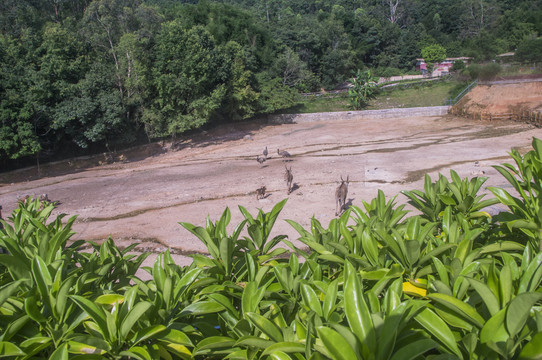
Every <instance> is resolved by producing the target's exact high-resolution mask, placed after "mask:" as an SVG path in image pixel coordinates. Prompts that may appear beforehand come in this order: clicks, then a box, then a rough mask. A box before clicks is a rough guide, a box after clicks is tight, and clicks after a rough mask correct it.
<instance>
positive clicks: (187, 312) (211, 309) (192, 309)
mask: <svg viewBox="0 0 542 360" xmlns="http://www.w3.org/2000/svg"><path fill="white" fill-rule="evenodd" d="M224 309H225V308H224V306H222V305H221V304H219V303H217V302H216V301H211V300H203V301H198V302H195V303H192V304H190V305H188V306H187V307H185V308H184V309H183V310H182V311H181V314H180V315H181V316H197V315H204V314H213V313H216V312H220V311H222V310H224Z"/></svg>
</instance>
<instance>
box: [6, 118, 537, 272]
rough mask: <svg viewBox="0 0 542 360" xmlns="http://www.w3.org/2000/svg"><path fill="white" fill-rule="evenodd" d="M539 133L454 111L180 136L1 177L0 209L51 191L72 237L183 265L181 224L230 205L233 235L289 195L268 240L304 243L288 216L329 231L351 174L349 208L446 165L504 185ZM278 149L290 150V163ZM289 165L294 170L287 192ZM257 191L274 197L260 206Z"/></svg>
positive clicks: (195, 246) (407, 186)
mask: <svg viewBox="0 0 542 360" xmlns="http://www.w3.org/2000/svg"><path fill="white" fill-rule="evenodd" d="M533 136H536V137H542V130H540V129H537V128H534V127H532V126H530V125H527V124H520V123H514V122H508V121H501V122H492V123H490V122H486V123H484V122H480V121H472V120H467V119H463V118H455V117H449V116H443V117H401V118H392V119H389V118H388V119H356V118H353V117H350V118H349V119H345V120H328V121H326V120H321V121H314V122H310V121H308V122H303V123H291V124H281V125H271V124H266V123H251V124H248V123H244V124H238V125H229V126H225V127H222V128H219V129H215V130H212V131H210V132H208V133H203V134H200V135H199V136H196V137H195V138H194V139H193V140H191V141H188V140H186V141H180V142H178V143H177V144H176V146H175V150H172V149H171V147H170V146H169V145H164V146H158V145H157V144H154V145H149V146H147V147H145V148H144V149H141V150H140V151H136V152H126V153H125V154H122V156H117V157H116V158H115V159H116V160H117V161H116V162H113V163H111V164H102V165H98V166H93V165H92V164H96V162H97V161H96V159H93V160H89V161H87V162H83V161H77V160H72V161H70V162H63V163H60V164H55V165H50V166H42V169H41V173H42V177H41V178H39V179H37V178H35V175H36V169H28V170H27V171H18V172H14V173H0V204H1V205H2V206H3V207H4V217H7V216H8V215H9V214H10V213H11V211H12V210H13V209H14V208H15V207H16V203H17V199H18V198H20V197H23V196H24V195H28V194H30V195H32V194H42V193H47V194H48V196H49V198H50V199H51V200H54V201H58V202H59V206H58V208H57V209H56V210H55V212H54V214H55V215H57V214H60V213H65V214H68V215H70V216H71V215H78V218H77V221H76V222H75V225H74V230H75V232H76V234H75V235H74V237H73V239H86V240H93V241H97V242H101V241H103V240H104V239H106V238H107V237H108V236H111V237H112V238H113V239H114V240H115V241H116V242H117V243H118V244H119V245H121V246H125V245H128V244H130V243H133V242H138V243H140V246H139V247H138V248H139V249H140V250H147V251H152V252H154V253H157V252H161V251H164V250H165V249H168V248H169V249H170V250H171V252H172V253H173V254H175V258H176V261H177V262H178V263H179V264H183V265H184V264H188V263H189V262H190V261H191V260H190V258H189V257H187V255H189V254H191V253H206V248H205V247H204V246H203V244H201V243H200V242H199V241H198V240H197V239H196V238H194V237H193V236H192V235H191V234H190V233H189V232H188V231H187V230H185V229H184V228H183V227H182V226H181V225H179V224H178V222H180V221H183V222H189V223H193V224H197V225H204V224H205V218H206V217H207V216H210V218H211V219H212V220H216V219H218V218H219V216H220V215H221V213H222V212H223V211H224V209H225V208H226V207H229V208H230V210H231V213H232V221H231V224H230V225H231V226H230V228H232V229H233V227H234V225H236V224H237V223H239V222H240V221H241V220H242V216H241V213H240V212H239V209H238V205H242V206H244V207H246V208H247V209H248V210H249V211H250V212H251V213H252V214H254V215H255V214H256V213H257V211H258V209H263V210H264V211H270V210H271V208H272V207H273V206H274V205H275V204H276V203H277V202H279V201H280V200H282V199H284V198H288V202H287V204H286V206H285V208H284V210H283V212H282V213H281V215H280V218H279V220H278V221H277V223H276V225H275V228H274V233H273V234H272V235H278V234H286V235H288V237H289V239H290V240H291V241H293V242H294V243H295V244H297V245H300V246H301V244H300V243H299V242H297V240H296V239H297V233H296V232H295V231H294V230H293V228H291V227H290V225H288V224H287V223H286V222H285V221H284V219H292V220H294V221H296V222H298V223H300V224H301V225H303V226H304V227H305V228H308V227H309V224H310V219H311V217H313V216H314V217H316V218H317V219H318V220H319V221H320V222H321V223H322V224H323V225H324V226H326V227H327V224H328V223H329V221H330V220H331V219H333V218H334V216H335V199H334V193H335V189H336V187H337V186H338V184H339V180H340V178H341V176H342V177H343V178H346V177H347V176H349V178H350V187H349V192H348V196H347V203H348V204H351V205H355V206H360V207H361V206H362V201H370V200H371V199H373V198H374V197H375V196H376V194H377V192H378V190H379V189H381V190H383V191H384V193H385V194H386V196H387V198H388V199H389V198H391V197H393V196H396V195H397V198H396V201H397V202H398V203H405V202H406V197H405V196H403V195H401V194H400V193H399V192H400V191H401V190H411V189H422V187H423V177H424V175H425V174H426V173H429V174H430V175H431V177H432V178H433V179H436V176H437V175H438V173H439V172H440V173H442V174H444V175H446V176H448V177H449V171H450V169H454V170H456V171H457V172H458V174H459V175H460V176H461V177H474V176H486V177H488V180H487V182H486V184H485V185H486V186H503V187H507V184H506V181H505V180H504V178H502V176H501V175H499V174H498V173H497V171H496V170H494V169H493V168H492V167H491V166H492V165H495V164H501V163H503V162H510V161H511V158H510V157H509V156H508V153H507V152H508V151H510V149H511V148H517V149H520V150H521V151H523V152H524V151H528V150H529V149H530V144H531V141H532V137H533ZM266 146H267V148H268V149H269V158H268V159H267V161H265V162H264V163H263V164H261V165H260V164H259V163H258V162H257V161H256V156H257V155H258V154H260V155H261V153H262V151H263V150H264V148H265V147H266ZM168 147H169V148H168ZM277 149H280V150H283V149H284V150H287V151H288V152H289V153H290V154H291V155H292V156H291V158H290V159H289V161H287V162H286V161H283V159H282V158H280V156H279V155H278V154H277ZM117 155H118V154H117ZM120 160H124V162H123V161H120ZM285 165H287V166H288V167H290V166H291V168H292V173H293V183H294V191H293V192H292V193H291V194H289V195H288V194H287V188H286V183H285V181H284V176H283V175H284V171H285ZM262 186H265V187H266V189H267V196H266V197H265V198H264V199H260V200H258V199H257V198H256V189H258V188H260V187H262ZM491 210H492V211H498V209H491ZM152 259H153V257H150V258H149V259H148V260H147V262H151V261H152Z"/></svg>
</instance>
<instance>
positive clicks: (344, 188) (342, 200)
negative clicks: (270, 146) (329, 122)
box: [256, 146, 350, 216]
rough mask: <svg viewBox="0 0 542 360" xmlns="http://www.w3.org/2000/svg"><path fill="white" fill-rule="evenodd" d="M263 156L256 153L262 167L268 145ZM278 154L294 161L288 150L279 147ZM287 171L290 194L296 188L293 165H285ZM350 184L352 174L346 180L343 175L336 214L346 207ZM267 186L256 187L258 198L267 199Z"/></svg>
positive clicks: (336, 200)
mask: <svg viewBox="0 0 542 360" xmlns="http://www.w3.org/2000/svg"><path fill="white" fill-rule="evenodd" d="M262 154H263V156H261V155H256V161H257V162H258V163H259V164H260V168H261V167H262V165H263V163H264V162H266V161H267V159H268V157H267V155H268V154H269V152H268V150H267V146H266V147H265V149H264V151H263V152H262ZM277 154H278V155H280V156H281V157H282V159H283V161H292V160H291V155H290V153H289V152H288V151H286V150H282V151H281V150H279V149H277ZM284 167H285V170H286V171H285V172H284V181H285V182H286V191H287V193H288V195H290V194H291V193H292V192H293V191H294V190H295V186H294V183H293V180H294V175H293V173H292V166H290V167H289V168H288V165H284ZM349 184H350V176H346V180H344V179H343V177H342V175H341V181H340V184H339V186H338V187H337V189H336V190H335V204H336V207H335V216H338V215H340V214H341V213H342V212H343V211H344V210H345V207H346V196H347V195H348V185H349ZM266 190H267V189H266V187H265V186H262V187H260V188H258V189H256V199H257V200H260V199H265V198H266V197H267V195H266Z"/></svg>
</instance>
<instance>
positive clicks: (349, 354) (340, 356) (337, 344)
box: [316, 326, 360, 360]
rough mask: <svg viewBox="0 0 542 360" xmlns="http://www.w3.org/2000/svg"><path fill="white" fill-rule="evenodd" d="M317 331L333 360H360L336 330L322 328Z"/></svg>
mask: <svg viewBox="0 0 542 360" xmlns="http://www.w3.org/2000/svg"><path fill="white" fill-rule="evenodd" d="M316 331H317V333H318V336H319V338H320V339H321V340H322V342H323V344H324V347H325V348H326V350H327V351H328V353H329V355H330V356H331V358H332V359H333V360H354V359H360V357H359V356H357V354H356V353H355V352H354V350H353V349H352V347H351V346H350V344H348V342H347V341H346V340H345V339H344V338H343V337H342V336H341V335H340V334H339V333H338V332H336V331H335V330H333V329H330V328H327V327H324V326H320V327H318V328H317V329H316Z"/></svg>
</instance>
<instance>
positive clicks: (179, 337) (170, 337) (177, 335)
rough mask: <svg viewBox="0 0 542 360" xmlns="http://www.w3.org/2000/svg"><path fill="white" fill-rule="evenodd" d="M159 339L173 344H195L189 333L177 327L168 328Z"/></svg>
mask: <svg viewBox="0 0 542 360" xmlns="http://www.w3.org/2000/svg"><path fill="white" fill-rule="evenodd" d="M151 328H152V327H151ZM158 340H160V341H164V342H168V343H171V344H179V345H186V346H193V345H192V341H191V340H190V338H189V337H188V335H186V334H185V333H184V332H182V331H180V330H177V329H167V330H166V331H165V332H164V333H162V334H160V337H159V338H158Z"/></svg>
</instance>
